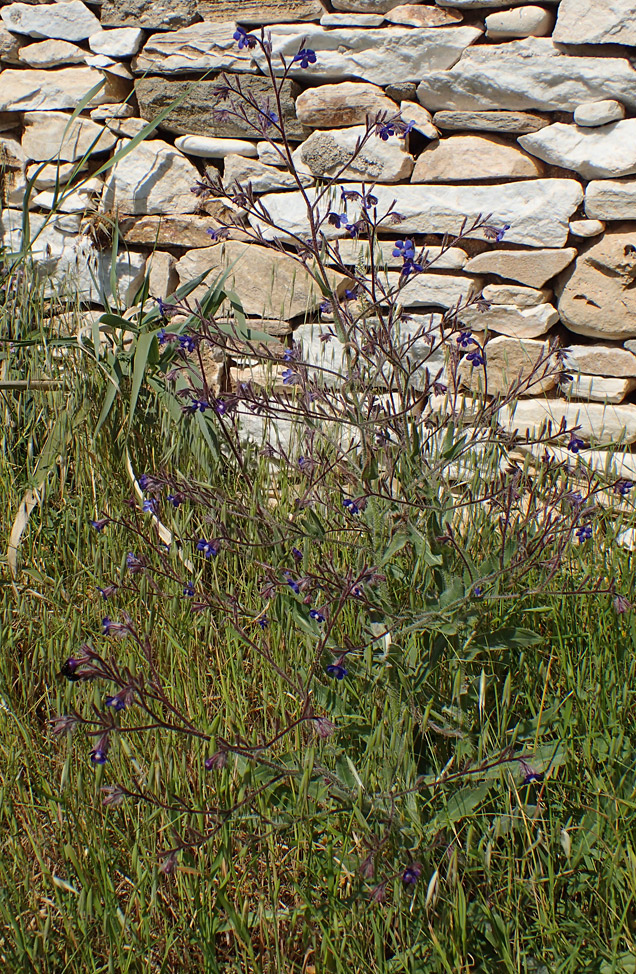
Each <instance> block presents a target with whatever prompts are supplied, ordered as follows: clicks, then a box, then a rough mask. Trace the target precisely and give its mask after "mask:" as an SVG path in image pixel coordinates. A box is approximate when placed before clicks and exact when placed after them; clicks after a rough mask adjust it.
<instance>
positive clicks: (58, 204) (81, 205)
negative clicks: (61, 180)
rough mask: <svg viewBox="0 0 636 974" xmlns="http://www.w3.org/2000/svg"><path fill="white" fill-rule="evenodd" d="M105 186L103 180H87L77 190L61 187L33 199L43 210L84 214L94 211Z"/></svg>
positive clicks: (42, 192) (44, 191) (41, 193)
mask: <svg viewBox="0 0 636 974" xmlns="http://www.w3.org/2000/svg"><path fill="white" fill-rule="evenodd" d="M103 186H104V181H103V180H102V179H98V178H95V179H85V180H83V181H82V183H81V185H78V186H77V188H75V189H69V188H67V187H66V186H63V185H60V187H59V189H58V190H57V191H56V190H49V189H45V190H42V191H41V192H39V193H36V195H35V196H34V197H33V204H34V205H35V206H39V207H41V208H42V209H43V210H56V211H57V212H59V213H84V211H85V210H87V209H93V208H94V206H95V202H96V201H97V199H98V198H99V194H100V193H101V191H102V188H103Z"/></svg>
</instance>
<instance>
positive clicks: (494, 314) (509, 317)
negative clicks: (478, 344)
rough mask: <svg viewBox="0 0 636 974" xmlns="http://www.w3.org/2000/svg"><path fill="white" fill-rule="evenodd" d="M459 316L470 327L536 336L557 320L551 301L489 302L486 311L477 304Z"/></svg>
mask: <svg viewBox="0 0 636 974" xmlns="http://www.w3.org/2000/svg"><path fill="white" fill-rule="evenodd" d="M461 320H462V322H463V323H464V324H465V325H468V327H469V328H472V329H473V330H474V331H485V330H486V329H488V331H494V332H497V333H498V334H500V335H508V336H509V337H511V338H540V337H541V335H545V334H547V332H549V331H550V329H551V328H552V327H553V325H556V324H557V322H558V320H559V312H558V311H557V310H556V308H554V307H553V306H552V305H551V304H538V305H536V306H535V307H530V308H518V307H517V306H516V305H506V304H492V305H491V306H490V308H489V309H488V311H482V310H481V309H480V308H479V307H478V306H477V305H473V306H472V307H470V308H466V309H465V310H462V312H461Z"/></svg>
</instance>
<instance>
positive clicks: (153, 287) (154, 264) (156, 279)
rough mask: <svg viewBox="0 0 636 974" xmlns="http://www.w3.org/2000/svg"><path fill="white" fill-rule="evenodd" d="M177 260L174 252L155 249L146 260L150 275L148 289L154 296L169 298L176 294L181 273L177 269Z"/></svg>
mask: <svg viewBox="0 0 636 974" xmlns="http://www.w3.org/2000/svg"><path fill="white" fill-rule="evenodd" d="M176 265H177V260H176V257H173V256H172V254H166V253H165V252H163V251H161V250H155V252H154V254H151V255H150V257H149V258H148V260H147V262H146V274H147V275H148V285H149V287H148V291H149V294H150V296H151V297H153V298H167V297H168V295H171V294H174V292H175V290H176V289H177V287H178V286H179V275H178V274H177V271H176Z"/></svg>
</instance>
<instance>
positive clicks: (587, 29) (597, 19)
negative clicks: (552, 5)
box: [554, 0, 636, 45]
mask: <svg viewBox="0 0 636 974" xmlns="http://www.w3.org/2000/svg"><path fill="white" fill-rule="evenodd" d="M554 40H555V41H556V42H557V43H558V44H629V45H633V44H636V11H635V10H634V0H603V3H598V2H597V0H562V2H561V5H560V7H559V19H558V20H557V25H556V29H555V31H554Z"/></svg>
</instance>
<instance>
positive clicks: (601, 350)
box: [563, 342, 636, 379]
mask: <svg viewBox="0 0 636 974" xmlns="http://www.w3.org/2000/svg"><path fill="white" fill-rule="evenodd" d="M625 344H626V345H629V344H630V343H629V342H626V343H625ZM632 344H633V343H632ZM563 351H564V352H565V359H564V364H565V369H566V371H567V372H581V373H583V374H587V375H604V376H609V377H612V378H617V379H636V355H633V354H632V352H630V351H629V350H628V349H627V348H616V347H613V346H611V345H597V344H596V343H595V344H594V345H568V346H567V348H565V349H564V350H563Z"/></svg>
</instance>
